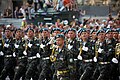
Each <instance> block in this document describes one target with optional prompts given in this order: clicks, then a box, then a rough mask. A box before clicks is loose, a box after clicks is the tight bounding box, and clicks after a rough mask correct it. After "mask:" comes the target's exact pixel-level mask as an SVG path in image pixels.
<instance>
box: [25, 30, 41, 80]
mask: <svg viewBox="0 0 120 80" xmlns="http://www.w3.org/2000/svg"><path fill="white" fill-rule="evenodd" d="M27 36H28V39H27V41H26V50H25V51H24V52H23V53H24V54H25V55H27V58H28V59H27V60H28V63H27V71H26V74H25V80H30V79H31V78H32V79H33V80H38V75H39V74H38V70H37V66H38V64H39V63H38V62H39V58H40V54H39V48H40V44H39V40H37V39H35V38H34V30H33V29H31V28H29V29H28V32H27Z"/></svg>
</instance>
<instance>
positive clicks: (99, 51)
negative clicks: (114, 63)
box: [94, 30, 111, 80]
mask: <svg viewBox="0 0 120 80" xmlns="http://www.w3.org/2000/svg"><path fill="white" fill-rule="evenodd" d="M100 33H105V31H104V30H99V31H97V35H99V34H100ZM95 51H96V55H95V56H96V57H94V61H95V62H97V63H98V66H97V71H98V72H99V75H98V76H97V77H96V79H95V78H94V79H95V80H109V79H110V76H109V75H110V67H111V65H110V61H111V60H110V57H109V56H110V54H109V53H107V52H108V50H107V43H106V41H105V39H103V40H102V41H100V40H99V39H98V40H97V42H96V44H95ZM98 72H97V73H98Z"/></svg>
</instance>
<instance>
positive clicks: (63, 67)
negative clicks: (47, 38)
mask: <svg viewBox="0 0 120 80" xmlns="http://www.w3.org/2000/svg"><path fill="white" fill-rule="evenodd" d="M61 37H62V38H63V35H61V34H59V35H57V36H56V38H61ZM50 60H51V61H52V62H53V66H54V67H53V68H54V70H55V72H54V75H53V80H71V79H70V76H69V75H70V68H71V65H70V64H71V63H72V62H73V58H72V54H71V52H70V51H69V50H68V49H67V48H66V47H65V46H63V47H62V49H59V48H56V47H55V48H53V50H52V54H51V56H50Z"/></svg>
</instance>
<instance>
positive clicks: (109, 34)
mask: <svg viewBox="0 0 120 80" xmlns="http://www.w3.org/2000/svg"><path fill="white" fill-rule="evenodd" d="M116 43H117V42H116V40H115V39H114V38H113V30H112V29H108V30H107V31H106V45H107V47H106V48H107V54H108V60H109V61H110V62H111V80H118V73H117V72H118V71H117V70H118V60H117V59H116V57H115V46H116Z"/></svg>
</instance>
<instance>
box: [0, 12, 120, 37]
mask: <svg viewBox="0 0 120 80" xmlns="http://www.w3.org/2000/svg"><path fill="white" fill-rule="evenodd" d="M13 24H14V23H13ZM13 24H10V25H7V26H5V25H1V28H2V29H3V31H4V30H5V28H6V27H11V28H12V29H13V31H15V29H16V28H17V27H15V26H14V25H13ZM29 28H33V29H34V30H35V32H36V33H37V34H38V33H39V30H40V29H41V28H48V29H49V30H50V32H51V31H52V29H53V28H60V29H61V31H62V32H63V33H64V32H65V31H66V30H67V29H69V28H75V29H76V30H77V31H78V30H79V29H81V28H86V29H87V30H88V31H91V30H93V29H94V30H99V29H107V28H111V29H120V12H119V13H118V15H117V18H113V17H112V15H111V14H109V17H108V19H92V18H89V19H83V22H79V21H78V20H73V21H72V22H68V21H66V20H65V21H62V20H60V19H58V20H57V21H56V22H55V24H53V25H51V26H49V25H46V24H43V23H40V24H38V25H34V24H33V23H31V24H27V22H26V18H23V21H22V25H21V29H22V30H23V32H26V31H27V29H29ZM37 37H38V36H37ZM39 37H40V35H39Z"/></svg>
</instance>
